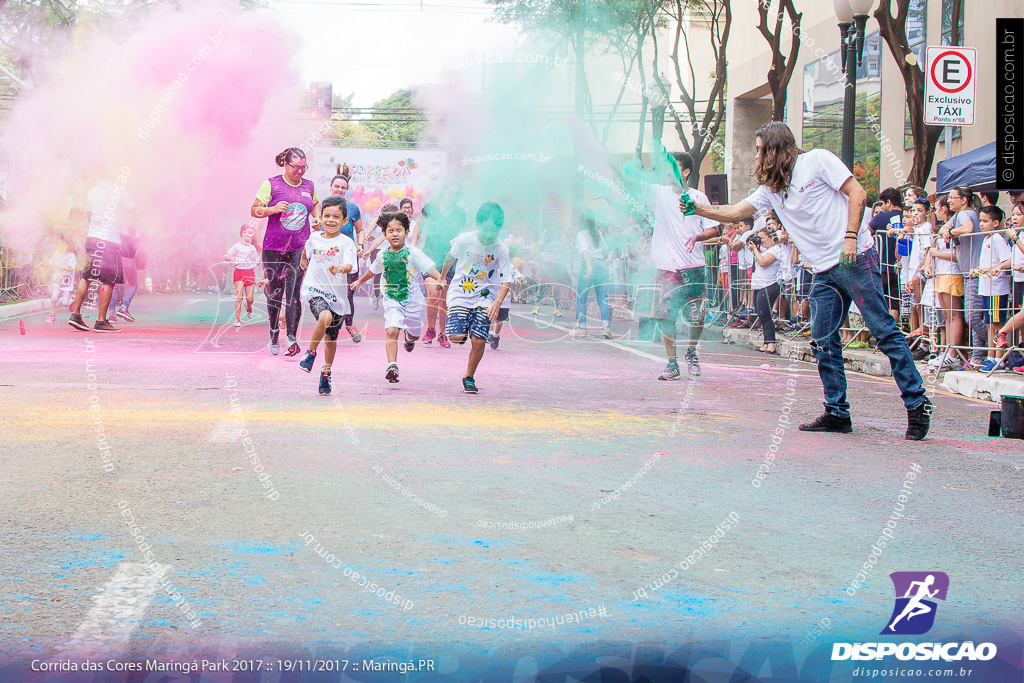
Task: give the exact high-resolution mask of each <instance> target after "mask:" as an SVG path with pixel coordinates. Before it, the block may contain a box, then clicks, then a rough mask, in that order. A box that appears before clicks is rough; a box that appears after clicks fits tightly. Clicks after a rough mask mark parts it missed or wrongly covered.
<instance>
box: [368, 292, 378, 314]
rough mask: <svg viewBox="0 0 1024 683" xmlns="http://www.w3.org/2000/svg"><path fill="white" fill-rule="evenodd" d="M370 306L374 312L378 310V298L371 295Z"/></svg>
mask: <svg viewBox="0 0 1024 683" xmlns="http://www.w3.org/2000/svg"><path fill="white" fill-rule="evenodd" d="M370 305H371V306H373V310H375V311H376V310H377V309H378V308H380V297H379V296H377V295H376V294H371V295H370Z"/></svg>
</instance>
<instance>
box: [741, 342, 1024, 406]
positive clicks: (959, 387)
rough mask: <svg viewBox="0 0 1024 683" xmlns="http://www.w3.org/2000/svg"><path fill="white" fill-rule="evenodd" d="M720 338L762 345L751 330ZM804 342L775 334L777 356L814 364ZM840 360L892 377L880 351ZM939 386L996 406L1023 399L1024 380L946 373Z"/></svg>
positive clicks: (849, 352) (924, 369)
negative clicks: (1004, 399) (1002, 401)
mask: <svg viewBox="0 0 1024 683" xmlns="http://www.w3.org/2000/svg"><path fill="white" fill-rule="evenodd" d="M722 337H723V338H724V339H725V342H726V343H727V344H735V345H737V346H745V347H747V348H750V349H758V348H760V347H761V344H762V343H764V342H763V341H762V337H761V333H760V332H755V331H752V330H737V329H732V328H728V327H726V328H723V329H722ZM805 339H806V338H804V337H801V338H799V339H787V338H786V337H783V336H782V335H778V343H777V344H776V348H778V350H779V355H780V356H781V357H784V358H793V359H795V360H802V361H805V362H807V363H812V364H816V363H817V360H816V359H815V358H814V356H813V355H812V354H811V345H810V343H809V342H807V341H804V340H805ZM843 358H844V359H845V363H844V365H845V366H846V369H847V370H850V371H853V372H862V373H864V374H865V375H873V376H875V377H892V368H890V367H889V359H888V358H886V356H885V354H884V353H881V352H879V351H868V350H865V349H846V350H845V351H843ZM915 365H917V370H918V372H920V373H921V377H922V378H927V377H929V376H930V373H931V371H932V368H929V367H928V364H927V363H924V362H921V361H918V362H916V363H915ZM939 386H941V387H942V388H943V389H944V390H946V391H950V392H953V393H954V394H960V395H961V396H966V397H967V398H975V399H980V400H982V401H991V402H993V403H999V402H1000V398H1001V397H1002V396H1004V395H1006V396H1024V378H1020V377H1017V376H1016V375H1014V374H1013V373H997V374H992V375H990V376H988V377H986V376H985V375H984V374H982V373H980V372H958V371H952V372H946V373H944V376H943V378H942V381H941V383H940V385H939Z"/></svg>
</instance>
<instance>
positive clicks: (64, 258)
mask: <svg viewBox="0 0 1024 683" xmlns="http://www.w3.org/2000/svg"><path fill="white" fill-rule="evenodd" d="M50 265H51V266H53V277H52V278H51V279H50V284H52V285H56V286H57V287H58V288H60V290H61V291H62V292H70V291H71V289H72V288H73V287H74V284H75V268H77V267H78V256H77V255H76V254H75V252H73V251H66V252H64V253H63V254H60V253H57V254H54V255H53V258H51V259H50Z"/></svg>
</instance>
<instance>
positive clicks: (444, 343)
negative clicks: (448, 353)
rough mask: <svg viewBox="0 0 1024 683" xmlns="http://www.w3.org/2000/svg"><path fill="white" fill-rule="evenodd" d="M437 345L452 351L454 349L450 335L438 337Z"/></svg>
mask: <svg viewBox="0 0 1024 683" xmlns="http://www.w3.org/2000/svg"><path fill="white" fill-rule="evenodd" d="M437 344H438V346H440V347H441V348H442V349H450V348H451V347H452V343H451V342H450V341H448V335H447V334H444V333H442V334H439V335H437Z"/></svg>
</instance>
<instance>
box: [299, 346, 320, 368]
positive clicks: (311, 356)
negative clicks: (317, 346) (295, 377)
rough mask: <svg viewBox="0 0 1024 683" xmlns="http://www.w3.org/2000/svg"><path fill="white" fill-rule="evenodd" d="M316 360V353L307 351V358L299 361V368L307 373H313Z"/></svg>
mask: <svg viewBox="0 0 1024 683" xmlns="http://www.w3.org/2000/svg"><path fill="white" fill-rule="evenodd" d="M315 360H316V351H310V350H308V349H307V350H306V357H305V358H303V359H302V360H300V361H299V367H300V368H302V369H303V370H305V371H306V372H312V371H313V361H315Z"/></svg>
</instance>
